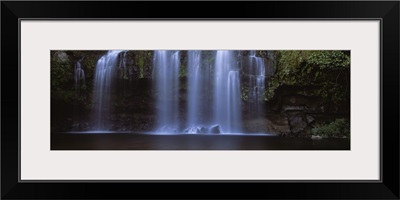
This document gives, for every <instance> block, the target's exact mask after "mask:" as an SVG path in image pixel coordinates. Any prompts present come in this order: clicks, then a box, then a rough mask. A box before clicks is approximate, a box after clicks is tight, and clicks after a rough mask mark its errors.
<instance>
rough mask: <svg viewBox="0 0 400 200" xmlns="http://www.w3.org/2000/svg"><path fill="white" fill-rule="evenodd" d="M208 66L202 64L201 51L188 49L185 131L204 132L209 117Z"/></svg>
mask: <svg viewBox="0 0 400 200" xmlns="http://www.w3.org/2000/svg"><path fill="white" fill-rule="evenodd" d="M209 75H210V67H209V66H207V65H203V64H202V59H201V51H188V76H187V78H188V79H187V83H188V85H187V89H188V98H187V99H188V103H187V104H188V107H187V129H186V130H185V132H187V133H205V132H208V130H207V129H206V128H205V127H206V126H207V124H208V123H209V122H208V119H209V116H208V115H209V113H210V112H209V110H208V107H209V106H208V105H210V102H209V95H210V94H209V83H210V77H209Z"/></svg>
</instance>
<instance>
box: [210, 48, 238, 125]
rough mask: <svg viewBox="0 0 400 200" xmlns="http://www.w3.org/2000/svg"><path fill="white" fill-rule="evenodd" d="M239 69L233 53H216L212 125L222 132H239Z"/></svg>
mask: <svg viewBox="0 0 400 200" xmlns="http://www.w3.org/2000/svg"><path fill="white" fill-rule="evenodd" d="M240 99H241V98H240V78H239V68H238V65H237V62H236V59H235V57H234V52H233V51H217V55H216V58H215V66H214V96H213V104H214V108H213V111H214V123H216V124H218V125H220V129H221V131H222V132H230V133H233V132H240V130H241V105H240Z"/></svg>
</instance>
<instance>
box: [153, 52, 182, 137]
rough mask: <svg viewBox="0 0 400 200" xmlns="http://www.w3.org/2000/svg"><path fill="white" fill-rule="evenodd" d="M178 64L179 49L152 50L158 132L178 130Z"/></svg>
mask: <svg viewBox="0 0 400 200" xmlns="http://www.w3.org/2000/svg"><path fill="white" fill-rule="evenodd" d="M179 65H180V57H179V51H155V52H154V68H153V78H154V80H155V84H156V88H155V90H156V95H157V124H158V127H157V131H158V132H178V131H179V119H178V117H179V113H178V111H179V108H178V103H179V102H178V100H179Z"/></svg>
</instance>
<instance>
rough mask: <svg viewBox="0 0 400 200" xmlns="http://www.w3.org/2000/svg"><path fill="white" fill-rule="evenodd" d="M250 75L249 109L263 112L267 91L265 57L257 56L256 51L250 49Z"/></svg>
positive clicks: (257, 112) (256, 113)
mask: <svg viewBox="0 0 400 200" xmlns="http://www.w3.org/2000/svg"><path fill="white" fill-rule="evenodd" d="M248 62H249V63H248V67H249V70H248V75H249V94H248V97H249V110H250V112H251V113H252V114H253V115H256V116H258V115H260V114H261V113H262V111H263V110H262V103H263V101H264V99H263V96H264V94H263V93H264V91H265V63H264V59H263V58H261V57H257V56H256V51H250V53H249V59H248Z"/></svg>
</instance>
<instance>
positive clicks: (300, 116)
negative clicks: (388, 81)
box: [266, 86, 350, 136]
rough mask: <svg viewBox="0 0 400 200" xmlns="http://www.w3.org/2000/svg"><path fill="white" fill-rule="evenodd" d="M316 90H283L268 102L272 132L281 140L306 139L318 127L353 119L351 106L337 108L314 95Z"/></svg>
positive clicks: (277, 92)
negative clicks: (334, 121)
mask: <svg viewBox="0 0 400 200" xmlns="http://www.w3.org/2000/svg"><path fill="white" fill-rule="evenodd" d="M314 90H315V88H313V87H293V86H283V87H281V88H278V89H277V91H276V96H275V98H274V99H272V100H271V101H270V102H267V105H266V106H267V109H266V110H267V112H269V113H270V114H269V115H270V117H267V123H266V124H268V125H269V128H267V129H269V130H271V132H273V133H276V134H279V135H281V136H306V135H308V134H309V130H310V129H311V128H312V127H313V126H314V125H315V124H316V123H320V122H324V121H331V120H333V119H334V118H337V117H342V118H347V119H349V118H350V110H349V109H350V106H349V104H350V102H343V103H341V104H334V103H332V102H327V101H324V100H323V99H322V98H320V97H318V96H316V95H315V94H314Z"/></svg>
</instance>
